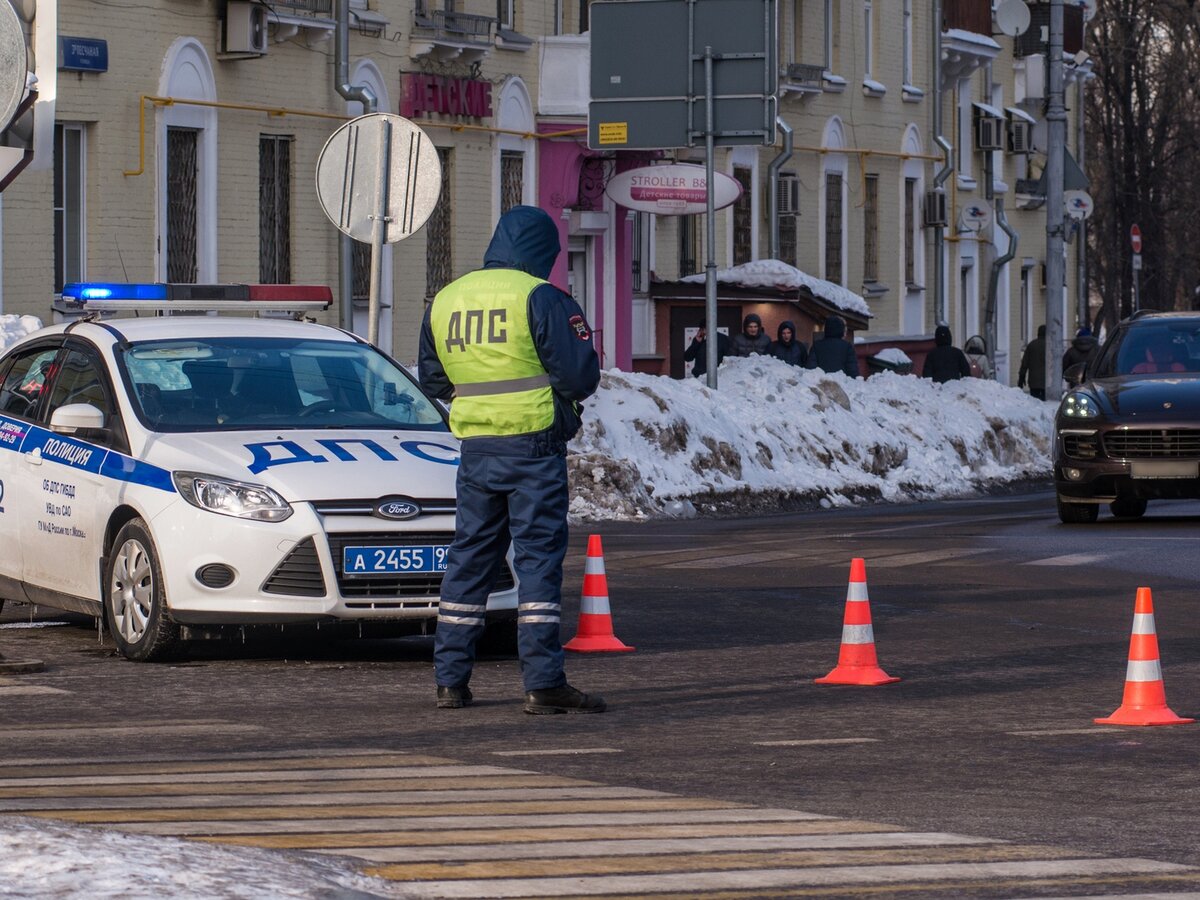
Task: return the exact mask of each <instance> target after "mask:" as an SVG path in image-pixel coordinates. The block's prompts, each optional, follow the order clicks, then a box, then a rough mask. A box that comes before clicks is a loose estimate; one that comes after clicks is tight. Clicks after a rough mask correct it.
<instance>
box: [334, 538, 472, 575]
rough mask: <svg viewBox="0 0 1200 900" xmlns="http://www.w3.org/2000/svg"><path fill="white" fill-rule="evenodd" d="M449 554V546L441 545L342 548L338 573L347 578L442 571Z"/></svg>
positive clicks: (444, 569) (444, 568)
mask: <svg viewBox="0 0 1200 900" xmlns="http://www.w3.org/2000/svg"><path fill="white" fill-rule="evenodd" d="M449 551H450V547H449V546H448V545H445V544H418V545H410V546H407V547H346V548H345V549H344V550H343V551H342V571H343V572H344V573H345V574H346V575H350V576H354V575H403V574H415V575H419V574H429V573H434V572H445V571H446V557H447V555H448V554H449Z"/></svg>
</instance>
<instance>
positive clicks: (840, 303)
mask: <svg viewBox="0 0 1200 900" xmlns="http://www.w3.org/2000/svg"><path fill="white" fill-rule="evenodd" d="M679 280H680V281H683V282H687V283H689V284H703V283H704V273H701V274H699V275H688V276H687V277H686V278H681V279H679ZM717 281H719V282H721V283H722V284H730V285H735V286H737V287H746V288H774V289H776V290H781V291H795V290H799V289H800V288H802V287H805V288H808V289H809V290H810V291H812V292H813V294H815V295H816V296H817V297H820V298H821V299H822V300H824V301H826V302H827V303H831V304H833V305H834V306H836V307H837V308H838V309H845V310H849V311H850V312H856V313H859V314H860V315H864V316H867V317H868V318H869V317H870V316H871V307H870V306H868V305H867V301H866V300H864V299H863V298H862V297H861V296H860V295H859V294H856V293H854V291H850V290H847V289H846V288H844V287H842V286H841V285H840V284H834V283H833V282H832V281H825V280H824V279H821V278H814V277H813V276H812V275H809V274H808V273H807V272H801V271H800V270H799V269H797V268H796V267H795V266H789V265H788V264H787V263H785V262H783V261H781V260H778V259H756V260H754V261H753V262H748V263H742V264H741V265H740V266H734V267H733V268H732V269H717Z"/></svg>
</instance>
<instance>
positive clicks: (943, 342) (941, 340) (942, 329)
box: [933, 325, 954, 347]
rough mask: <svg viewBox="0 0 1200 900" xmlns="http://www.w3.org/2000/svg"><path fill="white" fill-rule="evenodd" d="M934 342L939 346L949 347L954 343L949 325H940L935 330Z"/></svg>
mask: <svg viewBox="0 0 1200 900" xmlns="http://www.w3.org/2000/svg"><path fill="white" fill-rule="evenodd" d="M933 342H934V343H935V344H937V345H938V346H939V347H949V346H950V345H951V344H952V343H954V338H953V337H952V336H951V334H950V326H949V325H939V326H938V327H937V328H935V329H934V330H933Z"/></svg>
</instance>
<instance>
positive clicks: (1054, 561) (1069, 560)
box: [1024, 553, 1106, 566]
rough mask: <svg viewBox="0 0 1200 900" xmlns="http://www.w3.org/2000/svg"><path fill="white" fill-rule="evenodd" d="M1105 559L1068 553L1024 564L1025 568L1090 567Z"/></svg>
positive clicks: (1093, 554)
mask: <svg viewBox="0 0 1200 900" xmlns="http://www.w3.org/2000/svg"><path fill="white" fill-rule="evenodd" d="M1105 558H1106V557H1104V556H1101V555H1099V554H1096V553H1068V554H1066V555H1065V556H1047V557H1046V558H1044V559H1031V560H1028V561H1027V562H1025V563H1024V565H1027V566H1090V565H1091V564H1092V563H1095V562H1100V561H1101V560H1103V559H1105Z"/></svg>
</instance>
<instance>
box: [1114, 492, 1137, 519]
mask: <svg viewBox="0 0 1200 900" xmlns="http://www.w3.org/2000/svg"><path fill="white" fill-rule="evenodd" d="M1108 508H1109V509H1110V510H1111V511H1112V514H1113V515H1114V516H1116V517H1117V518H1118V519H1140V518H1141V517H1142V516H1144V515H1145V514H1146V501H1145V500H1139V499H1137V498H1134V497H1127V498H1126V497H1123V498H1121V499H1120V500H1114V501H1113V502H1112V503H1110V504H1109V505H1108Z"/></svg>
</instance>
